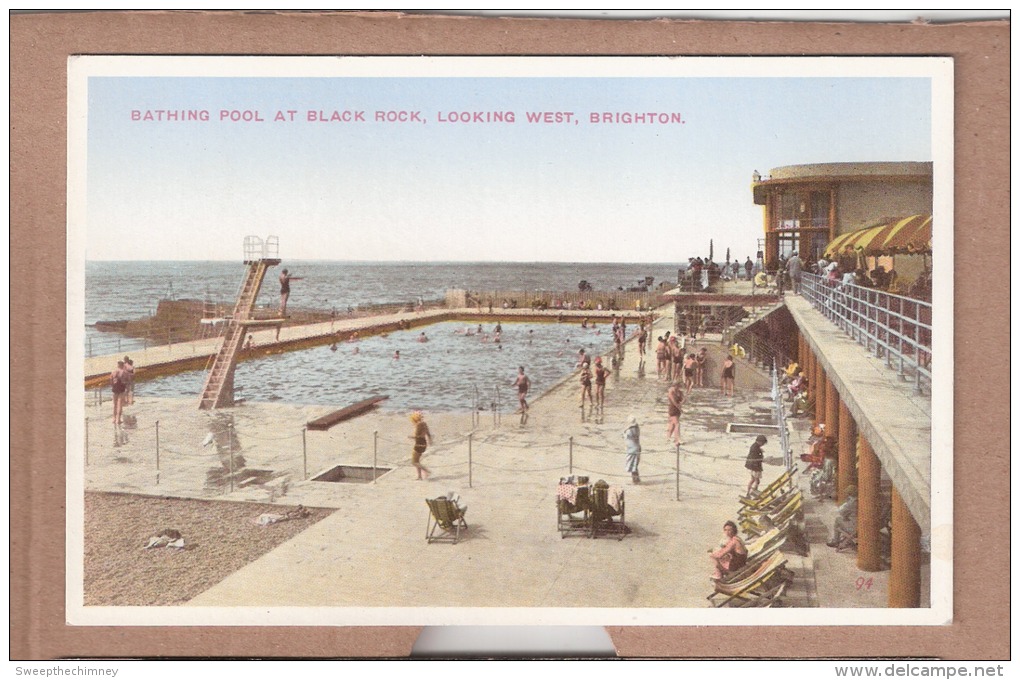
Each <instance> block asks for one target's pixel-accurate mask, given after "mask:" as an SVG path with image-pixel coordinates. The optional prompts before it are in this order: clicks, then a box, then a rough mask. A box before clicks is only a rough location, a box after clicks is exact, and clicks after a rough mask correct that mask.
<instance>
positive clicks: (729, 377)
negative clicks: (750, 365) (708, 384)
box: [722, 354, 737, 397]
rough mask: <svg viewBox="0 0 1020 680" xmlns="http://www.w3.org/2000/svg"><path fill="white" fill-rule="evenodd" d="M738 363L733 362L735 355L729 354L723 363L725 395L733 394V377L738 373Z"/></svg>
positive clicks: (730, 395) (723, 390) (723, 389)
mask: <svg viewBox="0 0 1020 680" xmlns="http://www.w3.org/2000/svg"><path fill="white" fill-rule="evenodd" d="M736 370H737V368H736V365H735V364H734V363H733V356H732V355H729V354H727V355H726V360H725V361H723V365H722V393H723V396H728V397H732V396H733V379H734V377H735V374H736Z"/></svg>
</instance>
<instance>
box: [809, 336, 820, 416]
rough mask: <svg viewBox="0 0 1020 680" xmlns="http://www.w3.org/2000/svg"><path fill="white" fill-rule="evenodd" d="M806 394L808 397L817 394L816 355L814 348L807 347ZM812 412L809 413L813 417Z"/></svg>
mask: <svg viewBox="0 0 1020 680" xmlns="http://www.w3.org/2000/svg"><path fill="white" fill-rule="evenodd" d="M807 355H808V395H809V397H810V398H812V399H813V398H814V397H816V396H818V357H817V356H815V352H814V350H812V349H811V348H810V347H808V354H807ZM814 415H815V414H814V413H812V414H811V417H812V419H814Z"/></svg>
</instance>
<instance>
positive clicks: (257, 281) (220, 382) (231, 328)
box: [198, 236, 282, 410]
mask: <svg viewBox="0 0 1020 680" xmlns="http://www.w3.org/2000/svg"><path fill="white" fill-rule="evenodd" d="M244 263H245V265H246V267H247V269H246V270H245V275H244V280H243V281H242V282H241V287H240V290H239V291H238V293H237V302H236V303H235V305H234V313H233V314H232V315H231V316H230V318H229V319H227V328H226V332H225V333H224V335H223V344H222V345H220V349H219V351H218V352H217V353H216V357H215V358H214V359H213V361H212V365H211V366H210V367H209V372H208V374H207V375H206V378H205V385H204V386H203V387H202V398H201V399H200V400H199V403H198V408H199V409H202V410H210V409H217V408H221V407H224V406H232V405H233V403H234V371H235V370H236V368H237V356H238V354H239V353H240V352H241V349H242V346H243V345H244V336H245V333H246V332H247V329H248V327H249V326H251V325H257V324H258V323H259V321H260V320H257V319H253V318H252V314H253V313H254V311H255V301H256V300H257V299H258V296H259V291H260V290H261V289H262V282H263V281H264V280H265V277H266V272H267V271H268V270H269V268H270V267H273V266H276V265H278V264H279V263H280V258H279V239H278V238H277V237H276V236H270V237H268V238H267V239H266V240H265V241H263V240H262V239H261V238H259V237H258V236H245V237H244ZM280 323H282V321H281V322H276V321H273V322H272V323H271V324H267V325H280Z"/></svg>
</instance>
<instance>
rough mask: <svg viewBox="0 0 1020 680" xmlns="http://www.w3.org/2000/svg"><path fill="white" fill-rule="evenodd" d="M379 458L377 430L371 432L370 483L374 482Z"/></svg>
mask: <svg viewBox="0 0 1020 680" xmlns="http://www.w3.org/2000/svg"><path fill="white" fill-rule="evenodd" d="M378 460H379V430H375V431H374V432H373V433H372V483H373V484H375V478H376V474H377V473H376V467H377V466H378V465H377V463H378Z"/></svg>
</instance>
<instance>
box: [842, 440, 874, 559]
mask: <svg viewBox="0 0 1020 680" xmlns="http://www.w3.org/2000/svg"><path fill="white" fill-rule="evenodd" d="M839 422H840V423H841V424H842V422H843V421H842V420H840V421H839ZM857 456H858V458H859V460H860V469H859V470H858V471H857V567H858V568H859V569H862V570H863V571H881V570H882V550H881V545H882V543H881V540H880V536H879V532H880V531H881V530H882V497H881V492H880V489H879V487H880V485H881V470H882V464H881V463H880V462H879V460H878V456H876V455H875V451H874V449H872V448H871V444H869V443H868V440H867V439H866V438H865V437H864V436H863V435H862V436H860V437H859V438H858V439H857ZM842 462H843V461H842V460H841V461H840V466H841V467H840V477H841V478H842V476H843V474H842V472H843V470H842ZM843 491H844V490H843V489H842V488H841V489H840V494H839V495H840V502H841V503H842V502H843V501H842V499H843Z"/></svg>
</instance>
